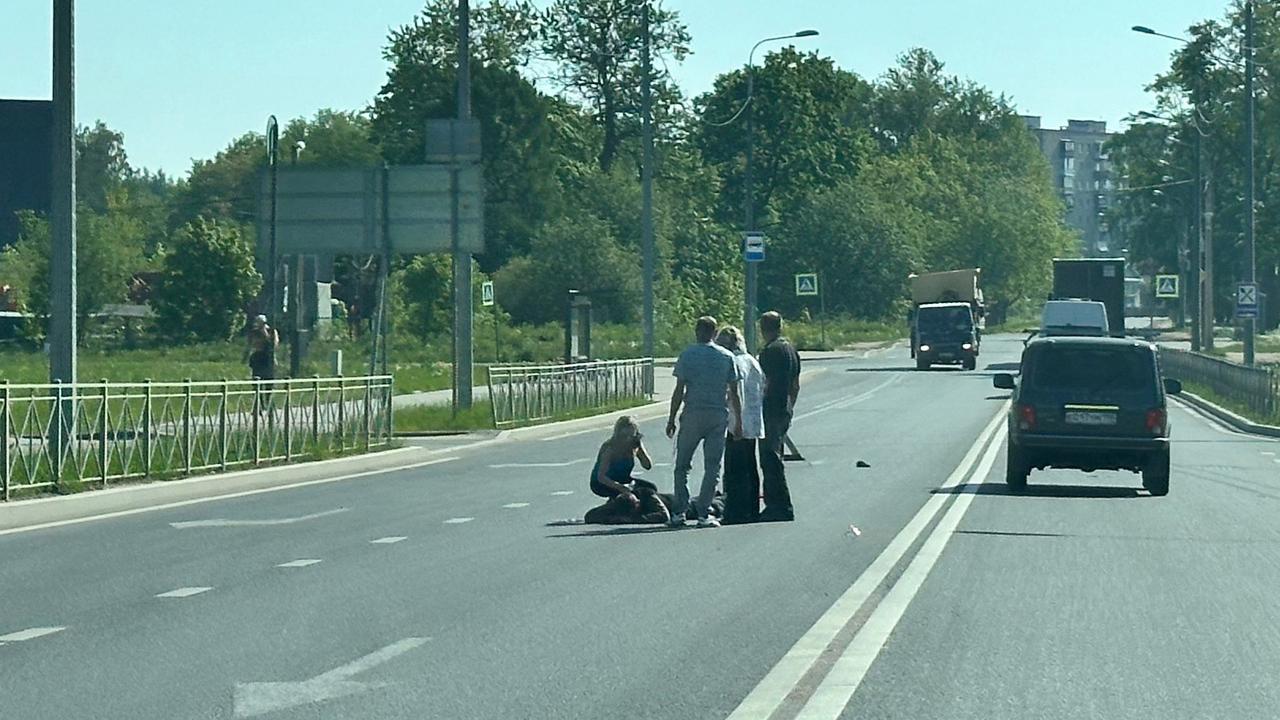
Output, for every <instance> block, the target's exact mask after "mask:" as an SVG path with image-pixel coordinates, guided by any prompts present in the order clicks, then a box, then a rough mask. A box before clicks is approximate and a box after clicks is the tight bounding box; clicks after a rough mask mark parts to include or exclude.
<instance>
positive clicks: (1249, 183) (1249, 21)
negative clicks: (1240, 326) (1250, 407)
mask: <svg viewBox="0 0 1280 720" xmlns="http://www.w3.org/2000/svg"><path fill="white" fill-rule="evenodd" d="M1243 50H1244V107H1245V110H1244V142H1245V172H1244V244H1245V254H1246V262H1247V263H1248V264H1247V265H1246V266H1245V270H1244V280H1245V282H1248V283H1255V282H1257V277H1256V275H1255V266H1256V264H1257V258H1256V257H1255V254H1254V239H1253V206H1254V191H1255V188H1254V173H1253V170H1254V168H1253V105H1254V98H1253V75H1254V67H1253V0H1246V1H1245V4H1244V48H1243ZM1257 323H1258V321H1257V319H1255V318H1245V320H1244V363H1245V365H1253V362H1254V356H1253V350H1254V348H1253V341H1254V337H1253V336H1254V332H1255V331H1256V327H1257Z"/></svg>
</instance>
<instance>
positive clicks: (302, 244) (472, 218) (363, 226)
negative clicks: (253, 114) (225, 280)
mask: <svg viewBox="0 0 1280 720" xmlns="http://www.w3.org/2000/svg"><path fill="white" fill-rule="evenodd" d="M456 167H457V170H456V177H457V202H458V244H459V248H460V249H461V250H463V251H465V252H470V253H480V252H483V251H484V191H483V182H484V180H483V177H482V176H481V169H480V165H478V164H472V163H464V164H460V165H458V166H456ZM278 172H279V177H278V179H277V189H276V202H277V205H276V243H277V246H278V248H279V253H280V254H281V255H289V254H293V253H303V254H309V255H312V254H338V253H371V254H372V253H379V252H381V251H382V248H383V243H384V239H383V191H384V188H383V170H382V168H360V169H341V170H332V169H320V168H293V167H289V168H286V167H281V168H279V169H278ZM454 177H455V171H454V169H453V168H451V167H450V166H449V165H400V166H396V167H391V168H388V169H387V186H388V187H387V189H388V190H389V194H388V196H387V197H386V208H387V216H388V218H389V223H388V224H387V231H388V234H389V235H390V241H391V252H393V253H398V254H405V255H419V254H426V253H434V252H447V251H449V250H451V249H452V248H453V233H452V219H453V201H454V187H453V179H454ZM260 187H261V204H260V206H259V207H263V208H266V207H270V205H271V194H270V193H271V182H270V176H269V175H267V174H266V173H263V175H262V178H261V183H260ZM269 222H270V221H269V219H268V218H267V217H266V213H259V233H258V237H259V238H262V239H265V238H267V237H269V234H270V227H269V225H268V223H269Z"/></svg>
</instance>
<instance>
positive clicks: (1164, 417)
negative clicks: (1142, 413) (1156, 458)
mask: <svg viewBox="0 0 1280 720" xmlns="http://www.w3.org/2000/svg"><path fill="white" fill-rule="evenodd" d="M1168 423H1169V416H1168V414H1167V413H1166V412H1165V410H1164V408H1152V409H1151V410H1148V411H1147V432H1149V433H1151V434H1152V435H1164V433H1165V429H1166V427H1167V426H1168Z"/></svg>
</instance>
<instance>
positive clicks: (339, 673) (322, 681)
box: [232, 638, 430, 718]
mask: <svg viewBox="0 0 1280 720" xmlns="http://www.w3.org/2000/svg"><path fill="white" fill-rule="evenodd" d="M427 640H430V638H405V639H404V640H400V641H399V642H394V643H392V644H390V645H388V646H386V647H384V648H382V649H381V650H378V651H376V652H372V653H369V654H368V655H365V656H364V657H362V658H359V659H357V660H354V661H352V662H349V663H347V664H346V665H343V666H341V667H337V668H334V669H333V670H330V671H328V672H325V673H321V674H319V675H317V676H315V677H313V678H311V679H310V680H302V681H301V682H256V683H236V687H235V693H234V696H233V699H232V704H233V709H234V712H235V716H236V717H238V718H247V717H254V716H256V715H265V714H267V713H271V712H276V711H279V710H288V709H289V708H294V707H300V706H302V705H312V704H315V703H319V702H323V701H325V700H335V699H337V698H341V697H347V696H348V695H355V694H357V693H362V692H365V691H368V690H372V689H374V688H378V687H383V686H385V685H386V684H387V683H367V682H359V681H357V680H351V678H352V677H353V676H355V675H358V674H359V673H362V672H365V671H367V670H372V669H373V668H375V667H377V666H379V665H381V664H383V663H385V662H387V661H388V660H391V659H393V658H396V657H398V656H400V655H403V654H405V653H407V652H409V651H410V650H413V649H414V648H416V647H419V646H420V645H422V644H423V643H425V642H427Z"/></svg>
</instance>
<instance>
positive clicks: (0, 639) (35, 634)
mask: <svg viewBox="0 0 1280 720" xmlns="http://www.w3.org/2000/svg"><path fill="white" fill-rule="evenodd" d="M63 630H66V628H65V627H35V628H27V629H26V630H19V631H17V632H11V633H9V634H8V635H0V645H3V644H5V643H16V642H25V641H27V640H35V639H36V638H40V637H44V636H45V635H52V634H54V633H56V632H62V631H63Z"/></svg>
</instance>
